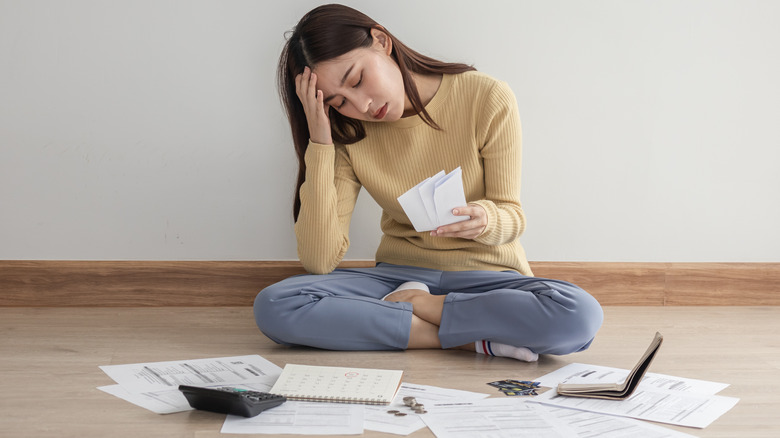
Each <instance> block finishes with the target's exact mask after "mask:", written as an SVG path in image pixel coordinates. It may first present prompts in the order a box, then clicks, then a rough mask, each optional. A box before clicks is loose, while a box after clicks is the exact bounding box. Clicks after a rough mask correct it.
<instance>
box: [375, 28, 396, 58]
mask: <svg viewBox="0 0 780 438" xmlns="http://www.w3.org/2000/svg"><path fill="white" fill-rule="evenodd" d="M371 37H372V38H373V39H374V42H373V44H371V48H373V49H377V50H381V51H382V52H384V53H385V54H386V55H390V53H392V52H393V40H392V39H391V38H390V36H389V35H387V33H386V32H385V31H384V30H383V29H381V28H373V29H371Z"/></svg>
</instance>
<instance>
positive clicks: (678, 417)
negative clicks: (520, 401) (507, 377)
mask: <svg viewBox="0 0 780 438" xmlns="http://www.w3.org/2000/svg"><path fill="white" fill-rule="evenodd" d="M563 370H564V371H561V370H558V371H554V372H553V373H550V374H548V375H546V376H542V377H539V378H538V379H536V380H537V381H539V382H543V383H542V384H543V385H550V386H552V387H555V386H557V384H558V383H561V380H559V379H564V381H568V382H577V383H591V382H599V381H605V379H609V380H612V381H614V379H615V378H616V377H617V376H620V375H623V373H625V375H628V370H620V369H617V372H615V371H613V370H616V369H614V368H609V367H600V366H597V365H585V364H569V365H567V366H566V367H564V368H563ZM645 379H648V380H647V381H646V380H642V382H641V383H640V384H639V387H638V388H637V390H636V391H635V392H634V394H633V395H631V396H630V397H629V398H627V399H625V400H604V399H589V398H579V397H564V396H561V395H558V393H557V392H556V391H554V390H553V391H548V392H546V393H544V394H541V395H540V396H539V397H536V398H534V399H533V400H530V401H531V402H536V403H544V404H549V405H554V406H559V407H565V408H571V409H579V410H583V411H588V412H596V413H601V414H609V415H618V416H624V417H632V418H638V419H641V420H650V421H656V422H659V423H668V424H675V425H678V426H687V427H696V428H704V427H707V426H708V425H709V424H711V423H712V422H713V421H715V420H716V419H718V418H719V417H720V416H721V415H723V414H725V413H726V412H728V411H729V410H730V409H731V408H733V407H734V405H736V404H737V402H738V401H739V399H738V398H734V397H723V396H718V395H712V394H711V392H712V391H715V390H716V389H717V388H719V387H720V386H721V385H722V384H717V383H714V382H705V381H694V380H692V379H682V378H676V377H672V376H662V377H659V375H652V374H650V373H648V375H646V376H645ZM609 380H607V381H609ZM672 382H676V383H672ZM716 392H717V391H716Z"/></svg>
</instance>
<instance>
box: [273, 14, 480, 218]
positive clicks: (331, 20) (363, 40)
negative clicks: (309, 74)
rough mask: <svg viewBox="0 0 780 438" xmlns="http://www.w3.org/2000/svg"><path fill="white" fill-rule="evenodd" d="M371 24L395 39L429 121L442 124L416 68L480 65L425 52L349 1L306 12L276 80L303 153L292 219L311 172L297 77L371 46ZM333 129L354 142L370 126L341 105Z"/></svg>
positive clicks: (407, 84)
mask: <svg viewBox="0 0 780 438" xmlns="http://www.w3.org/2000/svg"><path fill="white" fill-rule="evenodd" d="M371 29H379V30H381V31H383V32H385V33H386V34H387V36H388V37H389V38H390V40H391V41H392V42H393V49H392V52H391V54H390V56H392V57H393V59H394V60H395V62H396V63H397V64H398V67H399V68H400V70H401V76H402V78H403V83H404V91H405V93H406V96H407V97H408V98H409V101H410V102H411V103H412V108H414V111H415V112H416V113H417V115H418V116H419V117H420V118H421V119H422V120H423V121H424V122H425V123H426V124H428V125H429V126H431V127H432V128H434V129H440V128H439V125H437V124H436V122H435V121H434V120H433V119H432V118H431V116H430V114H428V112H427V111H426V110H425V108H424V106H423V104H422V101H421V100H420V94H419V93H418V92H417V86H416V85H415V83H414V80H412V73H416V74H444V73H448V74H457V73H463V72H465V71H470V70H475V69H474V67H472V66H470V65H467V64H461V63H449V62H442V61H438V60H436V59H433V58H430V57H428V56H425V55H422V54H420V53H418V52H416V51H414V50H412V49H410V48H409V47H407V46H405V45H404V44H403V43H401V41H399V40H398V39H397V38H395V37H394V36H393V35H392V34H391V33H390V32H388V31H387V29H385V28H384V27H382V26H380V25H379V23H377V22H376V21H374V20H372V19H371V18H370V17H368V16H367V15H365V14H363V13H362V12H360V11H357V10H355V9H352V8H350V7H347V6H344V5H338V4H331V5H323V6H319V7H317V8H315V9H313V10H311V11H309V13H307V14H306V15H304V16H303V18H301V20H300V21H299V22H298V24H297V25H296V26H295V28H294V29H293V30H292V33H291V34H290V35H289V37H288V39H287V43H286V44H285V46H284V49H283V50H282V55H281V57H280V58H279V66H278V67H277V78H276V79H277V85H278V87H279V95H280V97H281V99H282V103H283V104H284V108H285V110H286V111H287V118H288V119H289V120H290V128H291V130H292V137H293V143H295V152H296V155H297V156H298V183H297V186H296V188H295V202H294V203H293V219H294V220H295V221H297V220H298V212H299V211H300V208H301V197H300V193H299V192H300V189H301V185H302V184H303V181H304V179H305V177H306V164H305V162H304V159H303V157H304V155H305V153H306V148H307V147H308V145H309V125H308V123H307V122H306V113H304V111H303V104H301V101H300V99H298V96H297V95H296V93H295V77H296V76H297V75H299V74H301V73H303V68H304V67H306V66H309V67H310V68H314V66H316V65H317V64H318V63H320V62H323V61H328V60H330V59H333V58H336V57H339V56H341V55H343V54H345V53H347V52H350V51H352V50H354V49H358V48H361V47H370V46H371V43H372V42H373V39H372V36H371ZM329 117H330V126H331V135H332V137H333V141H334V142H336V143H340V144H351V143H355V142H357V141H360V140H362V139H363V138H365V137H366V131H365V129H364V128H363V124H362V123H361V122H360V121H359V120H354V119H350V118H349V117H345V116H343V115H341V114H339V113H338V112H337V111H329Z"/></svg>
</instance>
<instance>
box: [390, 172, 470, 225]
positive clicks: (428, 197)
mask: <svg viewBox="0 0 780 438" xmlns="http://www.w3.org/2000/svg"><path fill="white" fill-rule="evenodd" d="M398 202H399V203H400V204H401V207H402V208H403V209H404V212H405V213H406V216H408V217H409V220H410V221H411V222H412V226H414V229H415V230H416V231H418V232H423V231H431V230H435V229H436V228H438V227H440V226H442V225H449V224H454V223H455V222H461V221H465V220H468V218H469V217H468V216H455V215H453V214H452V209H453V208H456V207H464V206H465V205H466V195H465V194H464V191H463V175H462V170H461V168H460V167H458V168H456V169H455V170H453V171H452V172H450V173H448V174H445V173H444V171H443V170H442V171H441V172H439V173H437V174H436V175H434V176H432V177H430V178H426V179H425V180H423V181H421V182H420V183H419V184H417V185H416V186H414V187H412V188H411V189H409V190H408V191H407V192H406V193H404V194H403V195H401V196H399V197H398Z"/></svg>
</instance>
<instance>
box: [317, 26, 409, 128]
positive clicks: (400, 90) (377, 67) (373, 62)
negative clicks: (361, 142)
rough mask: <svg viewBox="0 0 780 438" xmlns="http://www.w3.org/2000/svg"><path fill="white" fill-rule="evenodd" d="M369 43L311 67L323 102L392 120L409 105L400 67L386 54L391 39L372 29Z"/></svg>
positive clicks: (357, 115) (355, 115)
mask: <svg viewBox="0 0 780 438" xmlns="http://www.w3.org/2000/svg"><path fill="white" fill-rule="evenodd" d="M371 33H372V35H373V36H374V43H373V44H372V45H371V47H367V48H360V49H355V50H352V51H350V52H347V53H345V54H344V55H341V56H339V57H338V58H334V59H331V60H329V61H324V62H321V63H319V64H317V65H316V66H315V67H314V70H313V72H314V73H315V74H316V75H317V89H319V90H322V93H323V96H324V102H325V105H328V106H330V107H331V108H333V109H334V110H336V111H338V112H339V113H341V114H342V115H344V116H346V117H349V118H352V119H357V120H365V121H368V122H392V121H396V120H398V119H400V118H401V117H402V116H403V114H404V111H406V110H409V109H411V108H412V105H411V103H410V102H409V99H408V98H407V97H406V93H405V92H404V84H403V79H402V77H401V70H400V69H399V68H398V64H396V62H395V60H393V58H392V57H390V53H391V51H392V42H391V41H390V39H389V38H387V35H386V34H384V33H383V32H381V31H378V30H376V29H374V30H372V31H371Z"/></svg>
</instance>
